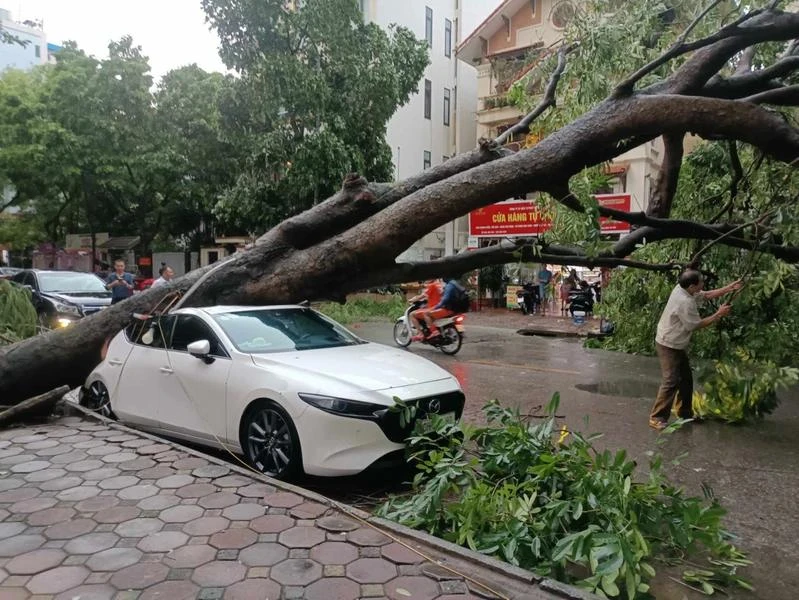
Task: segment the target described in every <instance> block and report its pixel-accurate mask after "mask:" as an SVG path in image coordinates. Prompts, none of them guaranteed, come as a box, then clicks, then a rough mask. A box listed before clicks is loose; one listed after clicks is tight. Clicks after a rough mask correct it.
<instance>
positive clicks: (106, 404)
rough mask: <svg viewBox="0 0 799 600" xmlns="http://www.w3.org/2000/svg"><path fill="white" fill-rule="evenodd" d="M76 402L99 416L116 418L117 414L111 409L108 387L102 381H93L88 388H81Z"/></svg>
mask: <svg viewBox="0 0 799 600" xmlns="http://www.w3.org/2000/svg"><path fill="white" fill-rule="evenodd" d="M78 403H79V404H80V405H81V406H82V407H84V408H88V409H89V410H91V411H93V412H96V413H97V414H98V415H100V416H103V417H106V418H107V419H113V420H114V421H116V420H117V416H116V415H115V414H114V411H113V410H112V409H111V396H110V394H109V393H108V388H107V387H105V384H104V383H103V382H102V381H99V380H98V381H93V382H92V383H90V384H89V387H88V388H81V389H80V397H79V399H78Z"/></svg>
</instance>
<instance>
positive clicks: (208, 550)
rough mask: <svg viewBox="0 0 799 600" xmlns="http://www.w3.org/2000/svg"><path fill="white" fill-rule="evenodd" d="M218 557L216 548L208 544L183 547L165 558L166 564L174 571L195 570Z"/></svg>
mask: <svg viewBox="0 0 799 600" xmlns="http://www.w3.org/2000/svg"><path fill="white" fill-rule="evenodd" d="M215 557H216V548H212V547H211V546H208V545H207V544H198V545H196V546H183V547H182V548H177V549H175V550H173V551H172V552H170V553H169V554H167V555H166V556H165V557H164V564H165V565H167V566H168V567H171V568H173V569H194V568H196V567H199V566H200V565H204V564H205V563H207V562H211V561H212V560H214V558H215Z"/></svg>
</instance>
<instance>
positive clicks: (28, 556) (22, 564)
mask: <svg viewBox="0 0 799 600" xmlns="http://www.w3.org/2000/svg"><path fill="white" fill-rule="evenodd" d="M66 557H67V555H66V553H65V552H64V551H63V550H57V549H55V548H50V549H47V548H42V549H39V550H32V551H31V552H26V553H25V554H20V555H18V556H15V557H14V558H12V559H11V560H10V561H8V562H7V563H6V564H5V565H4V566H3V569H4V570H5V571H7V572H8V573H11V574H12V575H36V574H37V573H41V572H42V571H47V570H48V569H54V568H55V567H57V566H58V565H60V564H61V563H62V562H63V561H64V559H65V558H66ZM0 596H2V593H0Z"/></svg>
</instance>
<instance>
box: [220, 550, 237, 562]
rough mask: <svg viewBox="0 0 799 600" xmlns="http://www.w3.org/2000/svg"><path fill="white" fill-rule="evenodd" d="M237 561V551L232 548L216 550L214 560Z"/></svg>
mask: <svg viewBox="0 0 799 600" xmlns="http://www.w3.org/2000/svg"><path fill="white" fill-rule="evenodd" d="M238 559H239V551H238V550H235V549H233V548H225V549H224V550H218V551H217V553H216V560H238Z"/></svg>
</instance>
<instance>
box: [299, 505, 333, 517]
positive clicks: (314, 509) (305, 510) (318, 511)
mask: <svg viewBox="0 0 799 600" xmlns="http://www.w3.org/2000/svg"><path fill="white" fill-rule="evenodd" d="M328 510H330V507H329V506H325V505H324V504H319V503H317V502H303V503H302V504H300V505H298V506H295V507H294V508H292V509H291V510H290V511H289V514H290V515H291V516H292V517H294V518H295V519H318V518H319V517H321V516H322V515H324V514H325V513H326V512H327V511H328Z"/></svg>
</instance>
